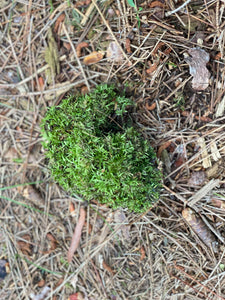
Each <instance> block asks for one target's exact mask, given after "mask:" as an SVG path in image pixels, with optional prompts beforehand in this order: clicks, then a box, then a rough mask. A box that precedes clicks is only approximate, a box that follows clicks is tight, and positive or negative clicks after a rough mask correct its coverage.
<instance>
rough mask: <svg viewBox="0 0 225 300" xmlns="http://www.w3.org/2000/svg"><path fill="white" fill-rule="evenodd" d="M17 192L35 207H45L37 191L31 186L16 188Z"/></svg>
mask: <svg viewBox="0 0 225 300" xmlns="http://www.w3.org/2000/svg"><path fill="white" fill-rule="evenodd" d="M17 190H18V192H19V193H20V194H22V195H23V197H25V198H26V199H28V200H30V201H31V202H33V203H34V204H35V205H37V206H41V205H45V201H44V199H43V198H42V197H41V194H40V193H39V191H38V190H37V189H36V188H35V187H33V186H32V185H27V186H18V188H17Z"/></svg>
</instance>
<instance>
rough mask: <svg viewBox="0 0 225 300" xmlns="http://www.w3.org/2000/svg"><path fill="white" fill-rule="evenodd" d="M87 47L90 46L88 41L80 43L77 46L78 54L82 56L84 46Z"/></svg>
mask: <svg viewBox="0 0 225 300" xmlns="http://www.w3.org/2000/svg"><path fill="white" fill-rule="evenodd" d="M87 47H89V44H88V43H86V42H82V43H79V44H78V45H77V47H76V52H77V56H78V57H80V56H81V50H82V48H87Z"/></svg>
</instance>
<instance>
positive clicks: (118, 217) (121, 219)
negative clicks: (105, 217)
mask: <svg viewBox="0 0 225 300" xmlns="http://www.w3.org/2000/svg"><path fill="white" fill-rule="evenodd" d="M114 221H115V223H116V224H118V225H120V224H121V225H120V230H119V231H118V234H120V235H121V234H122V235H123V237H124V238H125V239H126V240H128V239H129V238H130V226H129V225H127V224H124V223H126V222H127V217H126V215H125V213H124V212H123V211H120V210H116V212H115V214H114Z"/></svg>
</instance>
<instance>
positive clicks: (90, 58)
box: [83, 51, 104, 65]
mask: <svg viewBox="0 0 225 300" xmlns="http://www.w3.org/2000/svg"><path fill="white" fill-rule="evenodd" d="M103 56H104V52H103V51H99V52H98V51H93V52H92V53H91V54H89V55H87V56H86V57H85V58H84V60H83V63H84V64H85V65H92V64H96V63H97V62H99V61H100V60H101V59H103Z"/></svg>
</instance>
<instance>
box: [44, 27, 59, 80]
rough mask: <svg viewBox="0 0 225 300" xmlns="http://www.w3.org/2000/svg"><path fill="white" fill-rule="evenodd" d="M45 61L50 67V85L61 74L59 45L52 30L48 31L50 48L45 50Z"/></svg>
mask: <svg viewBox="0 0 225 300" xmlns="http://www.w3.org/2000/svg"><path fill="white" fill-rule="evenodd" d="M45 61H46V63H47V64H48V65H49V68H50V69H49V68H48V69H47V70H46V76H47V78H48V83H49V84H50V83H52V77H55V76H56V75H57V74H59V72H60V64H59V56H58V48H57V43H56V41H55V39H54V36H53V33H52V30H51V28H50V29H49V31H48V46H47V47H46V49H45Z"/></svg>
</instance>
